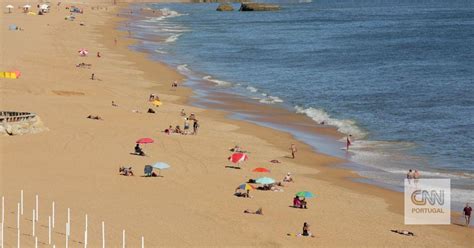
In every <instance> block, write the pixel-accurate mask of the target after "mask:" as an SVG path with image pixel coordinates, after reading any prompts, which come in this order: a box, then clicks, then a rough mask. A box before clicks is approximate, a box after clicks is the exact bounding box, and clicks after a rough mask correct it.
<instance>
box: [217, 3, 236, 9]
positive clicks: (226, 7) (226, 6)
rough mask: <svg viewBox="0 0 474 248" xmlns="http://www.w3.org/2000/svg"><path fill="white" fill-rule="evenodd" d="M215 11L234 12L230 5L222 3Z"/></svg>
mask: <svg viewBox="0 0 474 248" xmlns="http://www.w3.org/2000/svg"><path fill="white" fill-rule="evenodd" d="M216 10H217V11H234V8H233V7H232V5H230V4H228V3H222V4H219V6H217V9H216Z"/></svg>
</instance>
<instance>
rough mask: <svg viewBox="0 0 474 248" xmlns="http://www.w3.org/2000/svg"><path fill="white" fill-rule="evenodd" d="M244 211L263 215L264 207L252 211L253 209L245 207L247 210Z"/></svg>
mask: <svg viewBox="0 0 474 248" xmlns="http://www.w3.org/2000/svg"><path fill="white" fill-rule="evenodd" d="M244 213H246V214H259V215H263V210H262V208H258V209H257V211H255V212H254V211H251V210H249V209H245V210H244Z"/></svg>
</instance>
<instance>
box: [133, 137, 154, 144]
mask: <svg viewBox="0 0 474 248" xmlns="http://www.w3.org/2000/svg"><path fill="white" fill-rule="evenodd" d="M153 142H155V141H154V140H153V139H152V138H141V139H139V140H137V142H136V143H137V144H149V143H153Z"/></svg>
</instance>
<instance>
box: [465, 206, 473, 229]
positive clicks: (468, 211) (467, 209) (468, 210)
mask: <svg viewBox="0 0 474 248" xmlns="http://www.w3.org/2000/svg"><path fill="white" fill-rule="evenodd" d="M471 212H472V208H471V207H470V206H469V203H466V207H464V209H463V213H464V219H465V220H466V226H467V227H468V226H469V224H470V222H471Z"/></svg>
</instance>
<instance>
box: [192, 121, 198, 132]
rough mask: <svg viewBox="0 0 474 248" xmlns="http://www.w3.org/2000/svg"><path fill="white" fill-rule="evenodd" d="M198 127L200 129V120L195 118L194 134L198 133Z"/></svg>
mask: <svg viewBox="0 0 474 248" xmlns="http://www.w3.org/2000/svg"><path fill="white" fill-rule="evenodd" d="M198 129H199V123H198V120H197V119H194V123H193V134H194V135H197V133H198Z"/></svg>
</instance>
